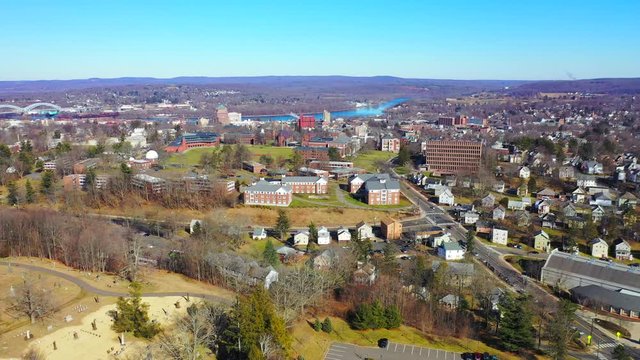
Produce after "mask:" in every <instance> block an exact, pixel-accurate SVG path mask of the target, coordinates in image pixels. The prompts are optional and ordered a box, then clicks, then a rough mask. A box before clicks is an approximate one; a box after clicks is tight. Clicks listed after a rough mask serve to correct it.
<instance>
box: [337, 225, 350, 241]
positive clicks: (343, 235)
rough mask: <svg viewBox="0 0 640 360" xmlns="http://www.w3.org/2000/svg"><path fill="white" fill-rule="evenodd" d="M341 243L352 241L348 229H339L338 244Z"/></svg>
mask: <svg viewBox="0 0 640 360" xmlns="http://www.w3.org/2000/svg"><path fill="white" fill-rule="evenodd" d="M340 241H351V231H349V229H347V228H346V227H341V228H340V229H338V242H340Z"/></svg>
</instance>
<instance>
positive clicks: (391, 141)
mask: <svg viewBox="0 0 640 360" xmlns="http://www.w3.org/2000/svg"><path fill="white" fill-rule="evenodd" d="M380 150H381V151H389V152H393V153H398V152H400V139H398V138H396V137H393V136H389V135H385V136H382V137H381V138H380Z"/></svg>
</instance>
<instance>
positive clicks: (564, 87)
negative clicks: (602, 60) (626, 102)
mask: <svg viewBox="0 0 640 360" xmlns="http://www.w3.org/2000/svg"><path fill="white" fill-rule="evenodd" d="M507 92H509V93H511V94H514V95H532V94H537V93H540V92H567V93H569V92H580V93H591V94H615V95H621V94H638V93H640V78H613V79H586V80H566V81H535V82H529V83H524V84H521V85H519V86H516V87H515V88H512V89H509V90H508V91H507Z"/></svg>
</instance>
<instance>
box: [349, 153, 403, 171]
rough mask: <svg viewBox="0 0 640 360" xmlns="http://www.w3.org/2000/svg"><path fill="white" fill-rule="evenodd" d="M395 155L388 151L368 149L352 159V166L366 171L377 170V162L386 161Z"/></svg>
mask: <svg viewBox="0 0 640 360" xmlns="http://www.w3.org/2000/svg"><path fill="white" fill-rule="evenodd" d="M394 157H396V154H394V153H392V152H388V151H378V150H369V151H363V152H361V153H359V154H358V155H357V157H356V158H355V159H353V166H355V167H359V168H362V169H365V170H367V171H371V172H376V171H378V166H377V165H376V164H377V163H379V162H386V161H388V160H389V159H392V158H394Z"/></svg>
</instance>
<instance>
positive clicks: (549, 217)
mask: <svg viewBox="0 0 640 360" xmlns="http://www.w3.org/2000/svg"><path fill="white" fill-rule="evenodd" d="M540 222H541V225H542V227H546V228H550V229H555V228H556V214H554V213H546V214H544V215H542V216H541V217H540Z"/></svg>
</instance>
